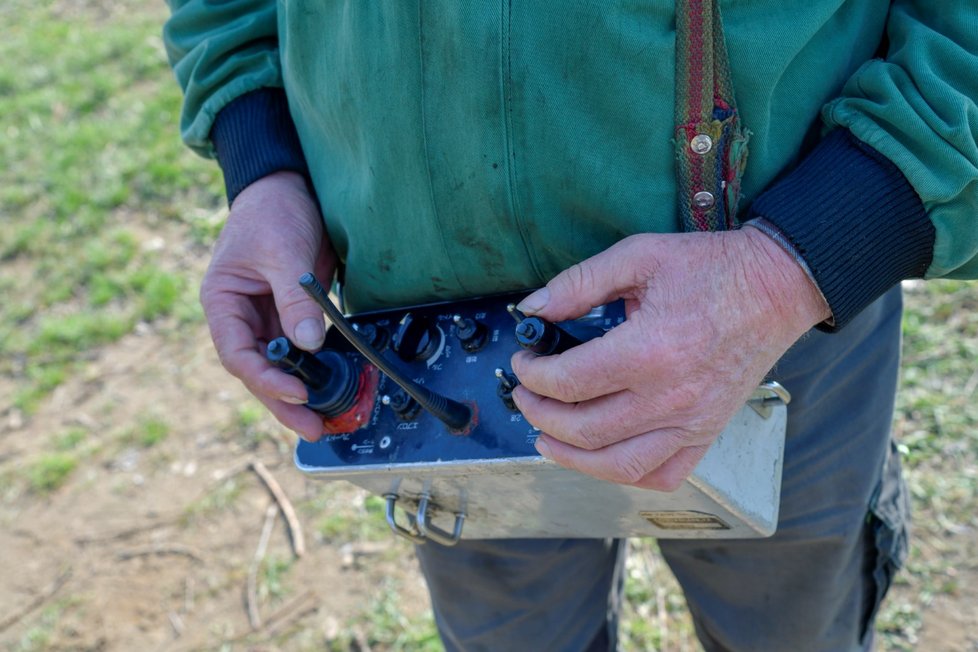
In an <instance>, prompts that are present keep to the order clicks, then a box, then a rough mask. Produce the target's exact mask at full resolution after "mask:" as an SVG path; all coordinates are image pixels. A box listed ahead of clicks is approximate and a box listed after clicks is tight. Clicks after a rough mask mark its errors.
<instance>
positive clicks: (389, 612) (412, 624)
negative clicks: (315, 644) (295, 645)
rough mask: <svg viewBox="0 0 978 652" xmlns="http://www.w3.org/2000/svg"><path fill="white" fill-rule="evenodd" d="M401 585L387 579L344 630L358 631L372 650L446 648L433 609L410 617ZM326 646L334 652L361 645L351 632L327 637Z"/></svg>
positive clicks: (402, 651)
mask: <svg viewBox="0 0 978 652" xmlns="http://www.w3.org/2000/svg"><path fill="white" fill-rule="evenodd" d="M399 588H400V587H399V586H398V584H397V582H396V581H395V580H393V579H388V580H386V581H384V583H383V584H382V585H381V586H380V587H379V588H378V591H377V593H376V594H375V596H374V598H373V600H372V601H371V603H370V604H369V605H368V606H367V608H366V609H364V611H363V613H362V615H361V616H359V617H357V618H354V619H353V620H351V621H350V622H348V623H347V625H346V627H345V628H344V631H345V632H359V635H360V636H361V637H362V640H363V641H365V642H366V643H367V644H368V645H369V646H370V649H373V650H388V651H390V652H440V651H441V650H444V647H443V646H442V644H441V640H440V639H439V638H438V630H437V629H436V628H435V622H434V617H433V616H432V614H431V612H430V611H427V612H424V613H423V614H422V615H421V617H419V618H418V617H415V618H409V617H407V616H406V615H405V613H404V607H403V605H402V604H401V600H400V594H399ZM327 649H329V650H330V651H331V652H350V651H352V650H359V649H362V648H361V647H360V643H359V642H358V641H357V639H356V636H354V635H353V634H352V633H351V634H345V635H342V636H340V637H338V638H337V639H335V640H332V641H328V648H327Z"/></svg>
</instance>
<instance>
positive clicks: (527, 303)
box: [516, 288, 550, 315]
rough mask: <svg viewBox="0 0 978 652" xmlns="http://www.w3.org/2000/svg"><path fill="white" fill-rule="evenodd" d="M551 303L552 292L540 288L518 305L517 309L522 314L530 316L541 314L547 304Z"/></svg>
mask: <svg viewBox="0 0 978 652" xmlns="http://www.w3.org/2000/svg"><path fill="white" fill-rule="evenodd" d="M549 301H550V290H548V289H547V288H540V289H539V290H537V291H536V292H534V293H533V294H531V295H530V296H528V297H527V298H525V299H523V300H522V301H520V302H519V303H518V304H516V309H517V310H519V311H520V312H525V313H529V314H531V315H532V314H533V313H537V312H540V311H541V310H543V309H544V307H545V306H546V305H547V303H548V302H549Z"/></svg>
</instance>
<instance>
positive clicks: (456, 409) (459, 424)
mask: <svg viewBox="0 0 978 652" xmlns="http://www.w3.org/2000/svg"><path fill="white" fill-rule="evenodd" d="M299 285H301V286H302V289H303V290H305V291H306V294H308V295H309V296H310V297H312V299H313V301H315V302H316V303H318V304H319V307H320V308H322V309H323V312H324V313H326V316H327V317H328V318H329V320H330V321H331V322H333V325H334V326H336V328H337V329H338V330H339V331H340V333H341V334H342V335H343V337H345V338H346V339H347V340H349V341H350V344H352V345H353V346H354V347H355V348H356V349H357V351H359V352H360V353H362V354H363V356H364V357H365V358H367V360H369V361H370V362H371V364H373V365H374V366H376V367H377V368H378V369H380V370H381V371H383V372H384V373H385V374H386V375H387V377H388V378H390V379H391V380H393V381H394V382H395V383H397V384H398V385H399V386H400V387H401V389H403V390H404V391H405V392H407V393H408V394H409V395H410V396H411V398H413V399H414V400H415V401H417V402H418V405H420V406H421V407H423V408H424V409H426V410H428V412H431V414H432V415H434V416H435V417H436V418H437V419H439V420H440V421H442V422H443V423H444V424H445V425H446V426H448V427H449V428H450V429H451V430H454V431H461V430H465V429H466V428H467V427H468V426H469V424H470V423H471V422H472V408H470V407H469V406H468V405H466V404H464V403H459V402H458V401H453V400H452V399H450V398H446V397H444V396H442V395H441V394H436V393H435V392H432V391H431V390H430V389H428V388H427V387H422V386H421V385H418V384H417V383H415V382H413V381H412V380H411V379H409V378H407V377H405V376H404V375H403V374H402V373H401V372H400V371H398V370H397V369H395V368H394V367H392V366H391V364H390V363H389V362H387V360H385V359H384V358H383V357H382V356H381V355H380V354H379V353H377V351H375V350H374V348H373V347H372V346H370V344H368V343H367V342H365V341H364V340H363V338H362V337H360V334H359V333H357V332H356V330H354V328H353V325H352V324H350V322H349V321H347V319H346V317H344V316H343V313H341V312H340V311H339V309H338V308H337V307H336V306H334V305H333V302H332V301H330V300H329V293H328V292H326V290H325V288H323V286H322V284H321V283H320V282H319V280H318V279H317V278H316V275H315V274H313V273H312V272H306V273H305V274H303V275H302V276H301V277H300V278H299Z"/></svg>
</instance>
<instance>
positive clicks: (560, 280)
mask: <svg viewBox="0 0 978 652" xmlns="http://www.w3.org/2000/svg"><path fill="white" fill-rule="evenodd" d="M636 244H637V242H636V241H635V240H634V239H626V240H623V241H621V242H619V243H617V244H615V245H614V246H612V247H610V248H608V249H606V250H604V251H602V252H601V253H599V254H597V255H595V256H592V257H591V258H588V259H587V260H584V261H581V262H580V263H577V264H576V265H573V266H571V267H568V268H567V269H565V270H564V271H563V272H561V273H560V274H558V275H557V276H555V277H554V278H553V279H551V280H550V282H549V283H547V285H546V287H543V288H541V289H539V290H537V291H536V292H534V293H533V294H531V295H530V296H528V297H526V298H525V299H523V301H521V302H520V303H519V305H518V306H517V307H518V308H519V309H520V310H521V311H523V312H525V313H527V314H530V315H540V316H541V317H543V318H545V319H549V320H551V321H560V320H564V319H572V318H576V317H580V316H581V315H583V314H585V313H586V312H588V311H589V310H590V309H591V308H593V307H594V306H600V305H603V304H605V303H608V302H610V301H613V300H615V299H618V298H619V297H622V296H624V295H625V294H627V293H628V292H629V291H630V290H632V289H633V288H635V286H636V283H637V281H638V278H637V277H638V274H637V272H638V271H640V269H647V267H648V266H647V265H644V264H643V265H641V266H639V267H638V268H637V267H636V265H635V264H634V261H633V256H634V253H635V247H636Z"/></svg>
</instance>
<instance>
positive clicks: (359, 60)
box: [165, 0, 978, 308]
mask: <svg viewBox="0 0 978 652" xmlns="http://www.w3.org/2000/svg"><path fill="white" fill-rule="evenodd" d="M169 4H170V6H171V8H172V18H171V19H170V21H169V22H168V23H167V26H166V29H165V41H166V45H167V48H168V52H169V54H170V57H171V61H172V62H173V65H174V70H175V72H176V75H177V78H178V80H179V81H180V83H181V84H182V85H183V87H184V89H185V94H186V101H185V105H184V111H183V116H182V121H181V129H182V134H183V137H184V139H185V140H186V142H187V143H188V144H189V145H190V146H191V147H193V148H194V149H195V150H196V151H198V152H199V153H201V154H203V155H206V156H212V155H214V149H213V146H212V142H211V132H212V127H213V125H214V121H215V117H216V116H217V115H218V114H219V112H220V111H222V109H224V108H225V107H226V106H228V105H229V104H230V103H232V102H234V101H235V100H236V99H238V98H240V97H242V96H245V95H246V94H247V93H249V92H251V91H255V90H256V89H261V88H266V87H277V86H284V88H285V91H286V95H287V97H288V104H289V108H290V111H291V117H292V119H293V120H294V123H295V126H296V129H297V131H298V135H299V139H300V141H301V143H302V150H303V152H304V155H305V159H306V161H307V162H308V170H309V175H310V177H311V179H312V181H313V184H314V187H315V189H316V192H317V194H318V197H319V200H320V203H321V205H322V208H323V213H324V217H325V220H326V223H327V229H328V232H329V235H330V237H331V239H332V242H333V244H334V246H335V247H336V249H337V251H338V253H339V255H340V257H341V260H343V261H344V262H345V264H346V277H345V283H346V293H347V299H348V301H349V302H350V305H351V306H352V307H354V308H367V307H375V306H379V305H407V304H410V303H415V302H419V301H423V300H430V299H434V298H445V297H450V296H459V295H476V294H486V293H491V292H496V291H501V290H506V289H514V288H524V287H534V286H539V285H541V284H543V283H545V282H546V281H547V280H548V279H549V278H551V277H552V276H554V275H555V274H556V273H558V272H559V271H561V270H563V269H565V268H566V267H568V266H569V265H571V264H573V263H575V262H577V261H579V260H581V259H583V258H585V257H587V256H590V255H593V254H595V253H597V252H598V251H601V250H603V249H605V248H607V247H608V246H610V245H611V244H613V243H614V242H616V241H618V240H620V239H621V238H623V237H625V236H627V235H629V234H633V233H637V232H663V233H666V232H674V231H676V230H677V229H678V228H679V226H678V222H677V212H676V209H675V206H676V201H677V199H676V181H675V179H676V171H675V158H674V153H673V152H674V150H673V144H672V142H671V141H672V138H673V125H674V117H673V102H674V90H673V89H674V88H675V72H674V71H675V54H674V53H675V10H674V5H673V3H672V2H664V1H662V0H647V1H645V2H624V1H616V2H610V1H609V2H604V3H595V2H582V1H580V0H566V1H562V2H551V1H546V0H538V1H535V2H489V1H480V2H458V1H452V2H448V1H446V0H434V1H428V2H411V1H409V0H403V1H398V2H394V1H390V2H386V3H380V2H368V1H367V0H360V1H348V2H332V1H328V0H277V1H276V0H228V1H226V2H222V3H215V2H211V1H208V0H170V2H169ZM721 8H722V12H723V23H724V30H725V34H726V41H727V48H728V51H729V58H730V66H731V69H732V75H733V85H734V89H735V93H736V97H737V102H738V104H739V110H740V114H741V118H742V121H743V124H744V126H745V127H746V128H747V129H749V130H750V132H751V139H750V155H749V157H748V160H747V167H746V172H745V174H744V180H743V187H742V191H743V198H744V199H743V201H742V203H741V206H742V207H745V206H748V205H749V204H750V201H751V200H752V199H754V198H756V197H758V195H759V194H761V193H762V191H764V190H765V189H766V188H769V187H770V186H772V185H776V182H777V181H778V180H779V179H780V178H781V177H782V175H784V174H785V173H786V171H788V170H790V169H792V168H793V167H794V166H796V165H797V164H798V162H799V160H800V159H801V158H802V157H803V155H804V154H806V153H808V152H810V151H811V150H812V148H813V146H814V145H815V144H816V142H817V141H818V140H819V138H820V136H821V134H822V133H823V132H825V131H827V130H828V128H832V127H842V128H845V129H847V130H849V132H850V133H851V134H853V135H854V136H855V138H856V139H858V141H859V142H861V143H863V144H866V145H869V146H870V148H871V150H870V149H869V148H867V151H870V153H871V154H872V152H873V151H875V152H879V153H881V154H882V156H883V157H885V162H884V163H885V164H887V165H888V164H889V163H892V164H893V165H895V169H897V170H899V172H900V173H902V175H903V176H904V177H905V180H906V181H907V182H909V185H910V186H911V187H912V189H913V190H914V191H915V193H916V196H917V197H919V202H920V204H921V205H922V207H923V209H922V214H923V215H925V216H926V219H927V220H929V223H930V224H933V227H934V228H933V234H932V235H931V236H930V240H927V248H928V251H927V255H926V257H925V258H924V259H923V260H924V263H923V265H922V266H921V265H919V264H918V265H917V267H919V272H921V273H922V272H923V271H924V270H926V275H927V276H930V277H939V276H946V277H956V278H973V277H975V276H978V142H976V141H978V105H976V98H978V3H976V2H974V0H946V1H942V2H933V1H930V0H920V1H911V0H894V1H893V2H890V1H888V0H808V1H807V2H804V3H787V4H786V3H785V2H783V1H782V0H756V1H751V2H742V1H739V0H723V1H722V2H721ZM877 54H883V55H885V57H886V58H885V60H884V59H882V58H874V57H875V56H877ZM819 116H821V119H822V120H821V121H820V120H819ZM823 163H825V162H824V161H823ZM830 163H831V161H829V164H824V165H823V166H822V168H824V169H826V170H829V171H830V172H831V168H832V167H833V166H832V165H831V164H830ZM822 168H818V169H822ZM813 174H815V173H814V172H809V174H808V176H807V177H804V178H802V179H801V181H799V180H798V179H797V178H796V182H795V185H794V186H793V187H794V188H796V189H797V188H801V190H795V191H792V192H787V191H785V192H783V193H782V194H788V195H791V196H792V197H795V198H797V197H798V195H799V193H801V195H802V197H803V199H804V200H805V201H804V203H803V209H802V210H801V211H799V209H798V207H797V206H795V207H791V211H790V212H791V213H792V215H791V216H789V217H788V218H786V219H788V220H801V222H800V224H801V227H799V228H800V230H802V231H806V230H807V231H811V232H812V233H815V234H817V233H818V232H823V233H824V232H825V231H827V230H830V231H833V232H836V233H838V234H852V233H861V231H859V229H860V228H863V227H861V226H860V223H861V222H862V221H863V220H864V219H871V221H872V222H873V223H874V224H875V223H879V224H883V225H884V226H885V228H888V229H889V228H891V225H888V224H887V220H888V218H887V215H888V213H887V211H888V210H889V209H886V210H883V209H879V208H878V207H879V205H880V203H881V200H880V199H879V198H871V199H866V198H865V197H870V195H866V193H862V192H858V190H859V189H858V188H855V189H847V191H846V192H848V195H846V194H845V193H843V192H842V191H841V190H838V186H840V185H845V176H844V175H843V176H842V177H840V180H836V181H832V180H831V179H829V177H830V176H831V175H829V174H827V173H825V172H818V173H817V175H816V176H815V177H813V176H812V175H813ZM786 187H789V186H783V188H786ZM833 188H836V190H835V191H833ZM805 189H810V191H811V192H812V195H811V197H809V196H807V195H805V192H808V190H805ZM833 192H835V195H832V193H833ZM830 195H831V196H832V197H831V200H826V201H824V202H823V201H816V200H818V199H819V198H820V197H826V196H830ZM861 197H863V198H862V199H861ZM786 201H789V200H786ZM914 201H917V200H916V198H915V199H914ZM789 203H790V201H789ZM823 203H824V204H826V205H828V207H829V208H831V209H832V210H831V211H823V209H824V208H825V207H823V206H821V204H823ZM782 204H784V202H782ZM842 205H847V206H849V209H850V210H848V211H840V210H838V209H837V206H842ZM873 206H876V207H877V209H875V212H874V208H873ZM774 212H777V211H774ZM799 212H802V213H804V215H803V216H801V217H799V216H798V213H799ZM823 213H826V214H823ZM867 216H869V217H868V218H867ZM775 221H776V222H777V220H775ZM787 223H788V222H786V224H787ZM778 226H780V227H781V228H782V229H785V230H787V231H788V232H789V233H788V236H789V240H792V241H794V245H795V246H796V247H798V248H799V249H800V250H801V253H802V255H803V256H805V255H806V252H805V250H806V249H814V248H815V246H814V245H808V244H806V242H807V241H804V238H803V237H802V236H799V237H798V238H797V239H796V238H794V237H792V233H791V231H792V230H793V229H795V227H794V226H791V225H790V224H789V227H787V228H786V227H785V226H784V225H783V224H780V223H778ZM874 228H875V227H874ZM928 228H929V227H928ZM892 229H893V230H896V231H901V230H909V227H905V226H904V224H903V222H900V221H899V220H895V221H894V224H893V225H892ZM806 237H807V236H806ZM810 237H819V236H817V235H812V236H810ZM893 237H897V238H899V237H902V236H900V234H899V233H897V234H896V235H895V236H893ZM860 238H861V236H857V237H856V238H855V239H856V240H859V239H860ZM838 239H839V240H840V241H841V239H842V238H841V236H840V238H838ZM852 239H853V238H851V237H849V238H847V240H849V242H847V243H846V246H848V247H850V248H851V251H850V250H849V249H847V250H846V251H845V252H844V255H837V256H835V258H836V259H843V262H841V263H839V262H832V263H822V262H820V261H816V263H817V264H816V265H813V271H814V272H815V276H816V279H817V280H818V281H819V283H820V285H822V284H823V280H822V278H821V275H822V274H823V273H824V274H830V273H834V272H830V271H825V270H824V269H822V268H827V267H831V266H833V265H835V266H839V268H840V269H842V271H841V272H839V275H841V277H842V278H843V279H848V278H850V277H854V276H857V275H872V274H874V273H875V272H874V271H873V269H874V268H873V265H884V266H885V265H888V264H890V263H887V262H885V261H884V262H880V261H879V260H876V258H879V257H881V256H882V257H886V256H896V257H900V256H905V255H907V254H903V253H901V251H902V250H901V249H900V246H901V245H892V246H891V245H886V248H889V249H892V250H893V251H892V252H886V251H884V252H882V253H880V252H879V251H877V250H878V249H879V248H880V247H879V246H878V244H879V243H875V244H873V243H870V244H869V245H864V246H862V247H861V248H860V245H859V244H858V243H855V244H853V243H852V242H851V240H852ZM915 242H916V244H914V245H913V246H914V247H916V248H917V249H919V248H920V247H921V245H920V241H919V239H918V240H916V241H915ZM833 246H836V247H838V246H839V245H833ZM907 246H909V245H907ZM918 253H919V252H918ZM867 256H868V257H869V258H873V257H874V256H875V257H876V258H874V260H875V261H876V262H873V263H872V264H871V265H870V266H869V267H868V268H867V267H866V266H865V265H864V266H863V267H859V264H860V263H859V262H858V261H859V260H860V259H861V258H864V257H867ZM833 260H834V259H833ZM809 263H810V264H811V263H812V261H811V260H809ZM891 266H892V265H891ZM908 275H918V272H913V271H910V272H908V271H902V272H900V273H898V274H897V276H898V277H899V278H897V277H894V278H893V279H891V280H890V281H889V283H890V284H892V283H893V282H895V281H898V280H900V278H903V277H906V276H908ZM824 283H825V284H826V285H830V282H829V280H825V281H824ZM843 285H844V283H843ZM884 289H885V288H884ZM823 290H824V288H823ZM829 298H830V304H832V303H833V301H834V300H833V298H832V297H829ZM833 307H834V308H835V306H833Z"/></svg>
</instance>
